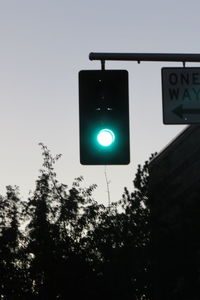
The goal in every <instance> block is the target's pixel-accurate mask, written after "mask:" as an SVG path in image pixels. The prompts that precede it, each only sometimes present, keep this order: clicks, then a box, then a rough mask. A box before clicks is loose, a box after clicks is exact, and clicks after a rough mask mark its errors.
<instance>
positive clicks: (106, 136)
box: [97, 128, 115, 147]
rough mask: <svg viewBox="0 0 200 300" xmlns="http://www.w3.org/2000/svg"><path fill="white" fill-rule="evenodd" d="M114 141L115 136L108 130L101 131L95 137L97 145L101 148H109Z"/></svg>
mask: <svg viewBox="0 0 200 300" xmlns="http://www.w3.org/2000/svg"><path fill="white" fill-rule="evenodd" d="M114 140H115V135H114V133H113V131H112V130H110V129H106V128H105V129H102V130H100V131H99V133H98V135H97V141H98V143H99V144H100V145H101V146H103V147H108V146H110V145H111V144H112V143H113V142H114Z"/></svg>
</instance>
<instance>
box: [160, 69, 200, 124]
mask: <svg viewBox="0 0 200 300" xmlns="http://www.w3.org/2000/svg"><path fill="white" fill-rule="evenodd" d="M162 95H163V122H164V124H197V123H199V124H200V68H162Z"/></svg>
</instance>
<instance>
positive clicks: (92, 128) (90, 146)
mask: <svg viewBox="0 0 200 300" xmlns="http://www.w3.org/2000/svg"><path fill="white" fill-rule="evenodd" d="M128 102H129V101H128V72H127V71H125V70H82V71H80V72H79V132H80V135H79V138H80V162H81V164H83V165H125V164H129V162H130V138H129V103H128Z"/></svg>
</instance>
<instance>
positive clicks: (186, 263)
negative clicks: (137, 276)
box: [150, 126, 200, 300]
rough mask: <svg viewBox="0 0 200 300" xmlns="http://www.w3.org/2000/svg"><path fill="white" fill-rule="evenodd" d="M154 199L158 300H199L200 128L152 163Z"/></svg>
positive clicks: (180, 138)
mask: <svg viewBox="0 0 200 300" xmlns="http://www.w3.org/2000/svg"><path fill="white" fill-rule="evenodd" d="M150 195H151V202H150V203H151V216H152V241H153V244H152V245H153V257H154V263H153V279H154V284H153V287H154V300H173V299H175V300H178V299H181V300H183V299H187V300H193V299H194V300H196V299H200V126H190V127H188V128H186V130H184V131H183V132H182V133H181V134H180V135H179V136H178V137H177V138H176V139H175V140H174V141H172V142H171V143H170V144H169V145H168V146H167V147H166V148H165V149H164V150H163V151H162V152H161V153H160V154H158V155H157V157H156V158H155V159H154V160H153V161H152V162H151V164H150ZM197 286H199V288H198V289H199V291H197V290H198V289H197ZM198 293H199V294H198ZM197 294H198V296H197Z"/></svg>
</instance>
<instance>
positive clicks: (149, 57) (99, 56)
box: [89, 52, 200, 66]
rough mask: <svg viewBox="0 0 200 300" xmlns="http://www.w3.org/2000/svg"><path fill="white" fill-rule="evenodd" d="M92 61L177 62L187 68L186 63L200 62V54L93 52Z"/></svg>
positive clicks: (90, 57) (90, 55)
mask: <svg viewBox="0 0 200 300" xmlns="http://www.w3.org/2000/svg"><path fill="white" fill-rule="evenodd" d="M89 59H90V60H100V61H101V62H105V61H106V60H123V61H137V62H138V63H140V62H141V61H160V62H161V61H168V62H172V61H176V62H182V63H183V65H184V66H185V63H186V62H200V54H193V53H99V52H91V53H90V54H89Z"/></svg>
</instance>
